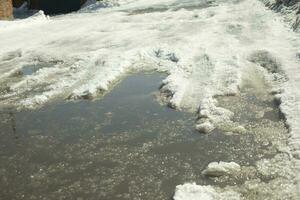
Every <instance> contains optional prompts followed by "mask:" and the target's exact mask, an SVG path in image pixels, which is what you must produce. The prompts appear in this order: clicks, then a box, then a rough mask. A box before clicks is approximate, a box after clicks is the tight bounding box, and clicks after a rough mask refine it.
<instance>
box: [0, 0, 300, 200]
mask: <svg viewBox="0 0 300 200" xmlns="http://www.w3.org/2000/svg"><path fill="white" fill-rule="evenodd" d="M299 37H300V36H299V35H297V34H296V33H294V32H292V30H290V29H289V27H288V26H286V25H285V24H284V22H283V20H282V18H281V17H280V16H279V15H278V14H275V13H273V12H272V11H270V10H268V9H267V8H265V7H264V5H263V4H262V3H261V2H260V1H258V0H240V1H239V0H231V1H225V0H215V1H211V0H202V1H197V0H184V1H182V0H153V1H149V0H122V1H121V0H120V1H116V0H115V1H105V2H104V3H103V2H102V3H97V4H96V5H95V4H93V2H92V1H90V2H89V3H88V4H86V5H85V6H84V8H83V9H82V10H81V11H79V12H78V13H71V14H68V15H60V16H53V17H48V16H45V15H44V14H43V12H42V11H41V12H39V13H37V14H35V15H34V16H32V17H29V18H26V19H22V20H15V21H8V22H4V21H3V22H2V21H1V22H0V84H1V87H0V102H1V106H3V107H5V106H17V107H18V108H19V109H22V108H37V107H40V106H43V105H44V104H45V103H47V102H49V101H51V100H54V99H56V98H65V99H70V100H76V99H81V98H93V97H96V96H98V95H101V94H103V93H104V92H106V91H108V90H109V89H110V87H111V86H112V85H113V84H114V83H115V82H117V81H118V80H120V79H121V78H122V77H123V76H125V75H126V74H127V73H129V72H132V71H151V70H156V71H161V72H166V73H167V74H169V76H168V77H167V78H166V79H165V80H164V81H163V83H162V87H161V93H162V94H163V95H165V96H166V99H167V101H168V104H169V105H170V106H171V107H174V108H176V109H182V110H189V111H192V112H198V114H199V121H198V122H197V125H196V128H197V129H198V130H199V131H200V132H207V133H208V132H210V131H212V130H213V129H214V128H216V127H219V126H220V124H224V123H228V124H230V123H231V118H232V114H233V113H232V112H231V111H229V110H227V109H224V108H221V107H218V106H217V102H216V100H215V98H214V97H215V96H220V95H235V94H236V93H238V91H239V85H240V82H241V76H242V74H243V71H245V69H247V68H249V66H253V65H254V66H256V67H261V68H262V70H264V71H263V72H264V73H265V75H266V77H267V78H268V80H269V81H270V83H271V84H272V85H273V86H274V87H273V89H274V91H273V93H274V94H276V98H277V99H278V101H279V102H280V103H281V104H280V108H281V111H282V112H283V113H284V114H285V117H286V123H287V125H288V126H289V129H290V134H291V137H290V140H289V145H290V148H291V152H292V154H293V156H294V158H295V159H293V162H294V166H293V167H294V168H295V174H297V175H298V177H297V178H296V180H295V182H299V181H300V173H299V172H300V169H299V168H300V161H299V159H300V123H299V121H300V90H299V82H300V67H299V65H300V62H299V58H298V57H299V49H300V40H299ZM28 66H36V67H37V68H38V69H37V70H36V71H33V72H32V73H31V74H27V75H25V74H23V73H22V71H23V70H24V69H25V68H26V67H28ZM234 128H235V129H236V127H234ZM237 131H238V132H241V133H242V132H244V129H243V127H238V128H237ZM295 192H296V191H295ZM230 195H231V196H234V198H235V199H236V198H237V196H238V195H236V194H235V193H234V195H233V194H232V193H230ZM234 198H231V199H234ZM174 199H175V200H183V199H222V198H221V197H220V198H219V197H218V192H216V190H215V189H214V188H213V187H212V186H197V185H195V184H185V185H182V186H178V188H177V190H176V193H175V196H174ZM223 199H224V198H223Z"/></svg>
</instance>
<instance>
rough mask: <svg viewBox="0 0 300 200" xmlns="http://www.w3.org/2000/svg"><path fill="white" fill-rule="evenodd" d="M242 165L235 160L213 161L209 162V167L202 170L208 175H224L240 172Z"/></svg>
mask: <svg viewBox="0 0 300 200" xmlns="http://www.w3.org/2000/svg"><path fill="white" fill-rule="evenodd" d="M240 170H241V167H240V165H239V164H237V163H235V162H223V161H220V162H212V163H209V165H208V166H207V168H206V169H205V170H204V171H203V172H202V174H204V175H206V176H216V177H218V176H223V175H228V174H232V173H236V172H239V171H240Z"/></svg>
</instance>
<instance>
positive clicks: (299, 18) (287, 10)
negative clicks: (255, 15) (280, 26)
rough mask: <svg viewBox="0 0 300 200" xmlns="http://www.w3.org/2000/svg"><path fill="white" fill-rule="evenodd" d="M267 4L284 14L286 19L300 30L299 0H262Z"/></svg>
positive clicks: (295, 28) (296, 29)
mask: <svg viewBox="0 0 300 200" xmlns="http://www.w3.org/2000/svg"><path fill="white" fill-rule="evenodd" d="M261 1H262V2H263V3H264V4H265V5H266V6H268V7H269V8H271V9H272V10H274V11H276V12H280V13H282V14H283V15H284V18H285V20H286V21H287V22H288V23H289V24H290V25H291V26H292V28H293V29H294V30H295V31H299V30H300V1H299V0H282V1H279V0H261Z"/></svg>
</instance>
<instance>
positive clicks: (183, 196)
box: [174, 183, 241, 200]
mask: <svg viewBox="0 0 300 200" xmlns="http://www.w3.org/2000/svg"><path fill="white" fill-rule="evenodd" d="M239 199H241V197H240V194H239V193H237V192H234V191H226V192H219V191H217V190H216V189H215V188H213V187H212V186H200V185H196V184H195V183H186V184H183V185H178V186H177V187H176V191H175V195H174V200H239Z"/></svg>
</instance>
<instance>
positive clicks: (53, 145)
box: [0, 73, 278, 200]
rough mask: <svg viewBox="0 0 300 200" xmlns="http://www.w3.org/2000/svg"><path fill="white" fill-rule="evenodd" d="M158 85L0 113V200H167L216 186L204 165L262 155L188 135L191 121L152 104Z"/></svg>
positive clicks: (260, 148) (246, 144) (235, 143)
mask: <svg viewBox="0 0 300 200" xmlns="http://www.w3.org/2000/svg"><path fill="white" fill-rule="evenodd" d="M164 78H165V76H164V75H162V74H158V73H153V74H134V75H130V76H128V77H127V78H125V79H124V80H123V81H122V82H121V83H120V84H118V85H116V86H115V88H114V89H113V90H112V91H111V92H110V93H108V94H107V95H105V96H104V97H103V98H102V99H98V100H95V101H88V100H86V101H78V102H57V103H53V104H51V105H47V106H45V107H44V108H42V109H40V110H36V111H22V112H15V111H13V110H11V111H10V110H5V111H4V110H3V111H2V112H1V113H0V137H1V141H0V158H1V163H0V177H1V178H0V187H1V191H0V196H1V197H2V198H3V199H43V198H46V199H78V200H79V199H101V200H118V199H130V200H131V199H144V200H152V199H171V198H172V195H173V192H174V188H175V186H176V185H178V184H182V183H184V182H194V181H196V182H197V183H198V184H216V183H215V180H213V179H209V178H207V177H204V176H203V175H202V174H201V172H202V170H203V169H204V168H205V167H206V166H207V165H208V163H210V162H212V161H220V160H222V161H235V162H238V163H239V164H241V165H250V164H251V163H253V162H254V161H255V160H258V159H260V158H262V157H265V156H268V151H267V153H266V147H265V146H264V145H265V144H264V143H263V144H262V145H261V141H258V140H257V137H255V135H253V134H241V135H226V134H224V133H221V132H220V131H215V132H213V133H212V134H209V135H204V134H199V133H198V132H196V131H194V128H193V127H194V125H195V116H194V115H193V114H190V113H184V112H178V111H175V110H173V109H170V108H168V107H166V106H163V105H160V104H159V103H158V101H157V100H156V98H155V97H156V95H155V93H156V92H158V88H159V86H160V83H161V81H162V80H163V79H164ZM224 102H226V101H225V100H224ZM223 104H224V105H225V104H226V103H223ZM270 115H271V116H272V117H273V114H272V113H271V114H270ZM275 120H278V119H277V118H276V119H275ZM225 182H226V181H225ZM226 184H227V182H226ZM235 184H238V182H237V183H235Z"/></svg>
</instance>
